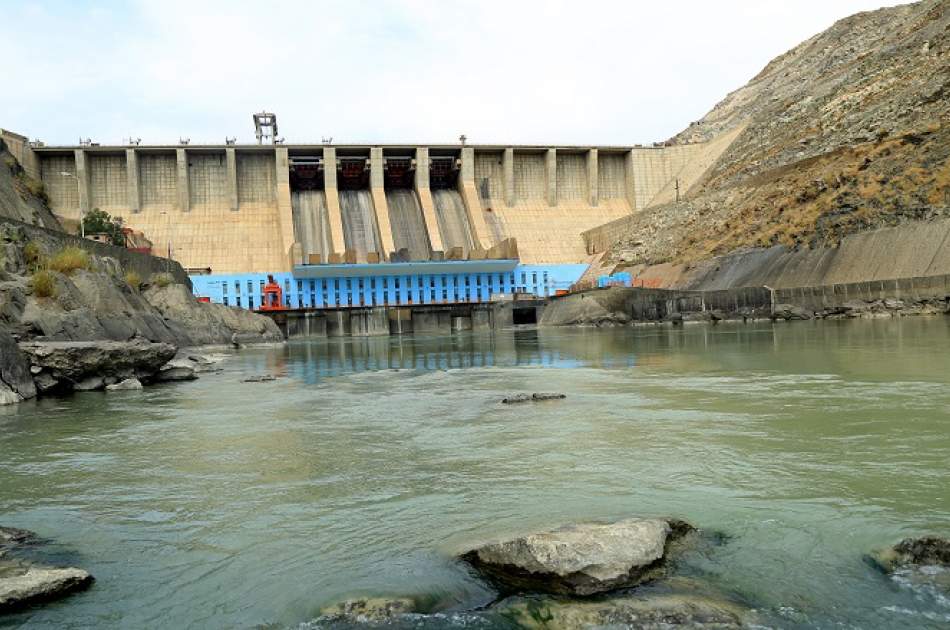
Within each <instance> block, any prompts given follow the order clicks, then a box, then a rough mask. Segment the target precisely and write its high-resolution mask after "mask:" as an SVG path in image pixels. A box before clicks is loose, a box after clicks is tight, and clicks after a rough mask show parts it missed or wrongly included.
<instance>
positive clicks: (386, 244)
mask: <svg viewBox="0 0 950 630" xmlns="http://www.w3.org/2000/svg"><path fill="white" fill-rule="evenodd" d="M369 186H370V192H372V194H373V206H374V207H375V208H376V225H378V226H379V237H380V241H379V244H380V248H381V249H382V251H381V252H379V255H380V256H381V257H382V259H383V260H386V259H388V257H389V255H390V253H391V252H393V251H395V249H396V247H395V245H394V243H393V233H392V229H391V228H390V220H389V202H388V201H387V200H386V188H385V176H384V173H383V149H382V147H373V148H372V149H370V150H369Z"/></svg>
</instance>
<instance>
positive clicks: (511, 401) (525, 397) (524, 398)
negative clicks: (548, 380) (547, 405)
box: [501, 392, 567, 405]
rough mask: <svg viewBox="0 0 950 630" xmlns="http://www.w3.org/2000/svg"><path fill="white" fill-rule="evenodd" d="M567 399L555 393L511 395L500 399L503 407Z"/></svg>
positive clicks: (563, 395)
mask: <svg viewBox="0 0 950 630" xmlns="http://www.w3.org/2000/svg"><path fill="white" fill-rule="evenodd" d="M561 398H567V396H566V395H565V394H561V393H556V392H535V393H533V394H511V395H510V396H506V397H504V398H502V399H501V402H502V403H503V404H505V405H517V404H518V403H526V402H536V401H540V400H559V399H561Z"/></svg>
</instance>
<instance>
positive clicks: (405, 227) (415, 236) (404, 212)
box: [386, 188, 431, 260]
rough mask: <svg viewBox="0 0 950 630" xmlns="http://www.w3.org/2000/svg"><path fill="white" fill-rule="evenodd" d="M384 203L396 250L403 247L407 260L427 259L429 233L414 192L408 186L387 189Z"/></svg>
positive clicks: (428, 254) (417, 197)
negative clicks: (407, 255)
mask: <svg viewBox="0 0 950 630" xmlns="http://www.w3.org/2000/svg"><path fill="white" fill-rule="evenodd" d="M386 203H387V205H388V206H389V221H390V224H391V225H392V230H393V244H394V246H395V249H396V251H401V250H403V249H405V250H406V251H407V252H408V254H409V260H429V256H430V253H431V248H430V246H429V233H428V231H427V230H426V222H425V217H423V216H422V206H421V205H420V204H419V196H418V195H417V194H416V192H415V191H414V190H411V189H408V188H397V189H395V190H387V191H386Z"/></svg>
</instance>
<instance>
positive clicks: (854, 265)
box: [629, 219, 950, 290]
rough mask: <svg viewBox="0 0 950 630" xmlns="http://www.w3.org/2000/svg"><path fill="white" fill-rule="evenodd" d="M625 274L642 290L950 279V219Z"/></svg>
mask: <svg viewBox="0 0 950 630" xmlns="http://www.w3.org/2000/svg"><path fill="white" fill-rule="evenodd" d="M629 271H630V272H631V273H633V275H634V276H635V278H636V281H637V282H639V283H642V285H643V286H647V287H663V288H679V289H699V290H714V289H729V288H735V287H743V286H769V287H772V288H776V289H779V288H788V287H814V286H827V285H834V284H843V283H853V282H865V281H872V280H893V279H896V278H919V277H925V276H934V275H942V274H950V220H947V219H944V220H940V221H930V222H915V223H909V224H907V225H902V226H899V227H893V228H882V229H879V230H874V231H869V232H863V233H860V234H853V235H851V236H848V237H846V238H845V239H843V240H842V242H841V244H840V245H839V246H838V247H829V248H818V249H802V250H795V251H790V250H788V249H786V248H784V247H772V248H769V249H752V250H748V251H745V252H738V253H734V254H729V255H727V256H719V257H716V258H711V259H709V260H704V261H702V262H700V263H698V264H695V265H692V266H690V267H686V266H684V265H672V264H661V265H652V266H644V265H638V266H634V267H631V268H629Z"/></svg>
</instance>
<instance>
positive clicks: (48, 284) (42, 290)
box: [33, 269, 56, 297]
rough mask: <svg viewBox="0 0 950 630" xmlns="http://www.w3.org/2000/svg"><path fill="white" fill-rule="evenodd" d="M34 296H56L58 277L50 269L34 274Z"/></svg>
mask: <svg viewBox="0 0 950 630" xmlns="http://www.w3.org/2000/svg"><path fill="white" fill-rule="evenodd" d="M33 294H34V295H36V296H37V297H54V296H55V295H56V277H55V276H53V274H52V273H51V272H50V271H49V270H48V269H41V270H40V271H37V272H35V273H34V274H33Z"/></svg>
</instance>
